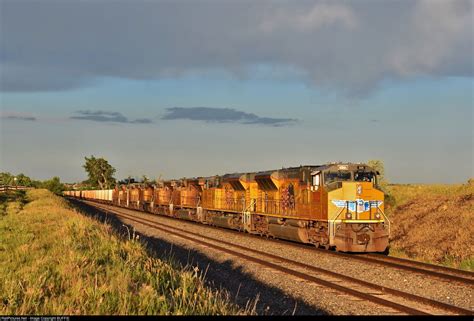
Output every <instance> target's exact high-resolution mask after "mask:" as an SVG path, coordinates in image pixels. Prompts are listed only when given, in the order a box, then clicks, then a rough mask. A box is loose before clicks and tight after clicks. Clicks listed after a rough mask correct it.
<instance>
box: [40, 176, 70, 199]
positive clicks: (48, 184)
mask: <svg viewBox="0 0 474 321" xmlns="http://www.w3.org/2000/svg"><path fill="white" fill-rule="evenodd" d="M41 187H42V188H46V189H49V190H50V191H51V192H53V193H54V194H57V195H61V194H62V192H63V191H64V189H65V187H64V185H63V184H62V183H61V180H60V179H59V177H57V176H55V177H53V178H52V179H50V180H47V181H44V182H43V183H41Z"/></svg>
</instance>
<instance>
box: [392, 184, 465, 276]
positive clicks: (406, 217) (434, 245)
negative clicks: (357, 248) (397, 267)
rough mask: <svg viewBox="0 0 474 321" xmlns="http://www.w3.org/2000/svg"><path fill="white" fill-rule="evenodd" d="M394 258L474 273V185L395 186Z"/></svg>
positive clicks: (393, 194)
mask: <svg viewBox="0 0 474 321" xmlns="http://www.w3.org/2000/svg"><path fill="white" fill-rule="evenodd" d="M390 193H391V194H392V196H393V197H394V198H395V201H396V207H395V208H393V209H392V210H391V211H390V213H389V214H390V217H391V219H392V220H393V229H392V237H391V253H392V255H397V256H405V257H410V258H415V259H419V260H422V261H427V262H432V263H438V264H444V265H448V266H454V267H458V268H462V269H466V270H474V224H473V223H472V221H473V218H474V196H473V195H474V186H473V185H470V184H464V185H461V184H459V185H394V186H390Z"/></svg>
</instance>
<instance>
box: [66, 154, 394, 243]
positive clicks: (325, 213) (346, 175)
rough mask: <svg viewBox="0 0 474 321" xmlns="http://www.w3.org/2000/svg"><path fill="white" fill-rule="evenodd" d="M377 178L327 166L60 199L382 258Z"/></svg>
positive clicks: (368, 171)
mask: <svg viewBox="0 0 474 321" xmlns="http://www.w3.org/2000/svg"><path fill="white" fill-rule="evenodd" d="M377 174H378V173H377V172H376V171H375V170H374V169H373V168H371V167H369V166H367V165H365V164H352V163H331V164H326V165H318V166H300V167H293V168H283V169H280V170H271V171H264V172H256V173H234V174H226V175H222V176H212V177H197V178H183V179H180V180H169V181H164V182H161V183H160V184H158V185H156V186H138V185H134V186H120V187H116V188H115V189H113V190H89V191H65V192H64V194H65V195H66V196H69V197H75V198H81V199H88V200H96V201H101V202H105V203H110V204H113V205H116V206H120V207H126V208H132V209H137V210H141V211H146V212H150V213H155V214H162V215H167V216H172V217H176V218H180V219H186V220H192V221H197V222H201V223H204V224H209V225H214V226H219V227H225V228H230V229H236V230H240V231H245V232H248V233H252V234H259V235H262V236H268V237H275V238H281V239H287V240H292V241H296V242H302V243H311V244H314V245H315V246H318V247H324V248H326V249H329V248H331V249H335V250H337V251H343V252H386V251H388V246H389V243H388V240H389V234H390V221H389V220H388V218H387V217H386V216H385V214H384V194H383V192H382V191H381V190H380V189H379V188H378V185H377Z"/></svg>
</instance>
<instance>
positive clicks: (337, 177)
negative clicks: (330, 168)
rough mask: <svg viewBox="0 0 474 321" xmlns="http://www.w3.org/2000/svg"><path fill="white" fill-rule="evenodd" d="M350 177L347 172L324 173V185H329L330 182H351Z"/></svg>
mask: <svg viewBox="0 0 474 321" xmlns="http://www.w3.org/2000/svg"><path fill="white" fill-rule="evenodd" d="M351 176H352V175H351V172H349V171H337V172H326V173H324V183H325V184H331V183H332V182H342V181H350V180H352V178H351Z"/></svg>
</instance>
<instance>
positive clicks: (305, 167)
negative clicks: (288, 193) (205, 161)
mask: <svg viewBox="0 0 474 321" xmlns="http://www.w3.org/2000/svg"><path fill="white" fill-rule="evenodd" d="M338 166H347V169H348V170H357V169H358V168H359V167H360V166H363V167H364V168H365V169H370V170H373V168H372V167H370V166H368V165H367V164H364V163H342V162H335V163H327V164H323V165H300V166H295V167H286V168H285V167H283V168H280V169H273V170H266V171H259V172H240V173H229V174H223V175H214V176H208V177H186V178H182V179H180V180H168V181H165V182H166V183H170V182H177V181H183V180H188V181H197V180H201V179H204V180H215V179H218V178H221V179H224V180H226V179H241V178H242V176H247V175H248V176H247V177H248V178H251V177H252V176H255V177H264V176H271V175H272V174H274V173H276V174H278V175H279V174H283V175H285V174H292V173H295V174H296V173H299V172H300V171H302V170H310V171H324V170H326V169H329V168H334V169H337V167H338Z"/></svg>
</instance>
